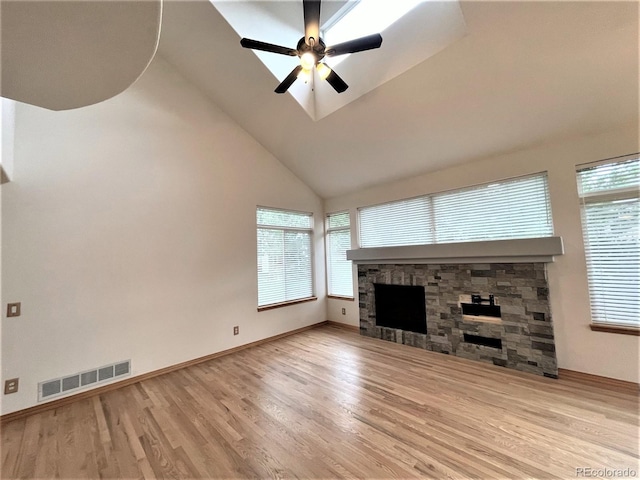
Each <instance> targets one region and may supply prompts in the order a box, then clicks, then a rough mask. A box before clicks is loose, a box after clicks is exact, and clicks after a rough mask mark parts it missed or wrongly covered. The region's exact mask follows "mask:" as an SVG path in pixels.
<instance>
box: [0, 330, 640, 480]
mask: <svg viewBox="0 0 640 480" xmlns="http://www.w3.org/2000/svg"><path fill="white" fill-rule="evenodd" d="M638 434H639V429H638V396H637V395H633V394H628V393H627V394H625V393H614V392H607V391H605V390H602V389H599V388H595V387H589V386H582V385H580V384H577V383H573V382H571V381H563V380H557V381H556V380H552V379H547V378H539V377H536V376H533V375H528V374H519V373H517V372H511V371H509V370H506V369H503V368H500V367H494V366H490V365H486V366H485V365H483V364H478V363H474V362H470V361H466V360H462V359H458V358H450V357H448V356H445V355H441V354H434V353H431V352H425V351H422V350H419V349H416V348H412V347H408V346H403V345H396V344H392V343H389V342H383V341H381V340H374V339H370V338H364V337H360V336H358V335H357V334H356V333H352V332H347V331H344V330H340V329H337V328H334V327H321V328H317V329H313V330H309V331H306V332H303V333H300V334H297V335H294V336H291V337H287V338H284V339H281V340H277V341H274V342H271V343H268V344H264V345H261V346H257V347H254V348H251V349H247V350H243V351H241V352H237V353H234V354H232V355H229V356H225V357H221V358H218V359H215V360H211V361H209V362H206V363H203V364H200V365H196V366H192V367H189V368H187V369H184V370H180V371H178V372H174V373H170V374H167V375H164V376H161V377H157V378H153V379H150V380H145V381H143V382H141V383H138V384H136V385H131V386H128V387H124V388H122V389H120V390H117V391H113V392H109V393H106V394H104V395H101V396H99V397H93V398H91V399H86V400H81V401H78V402H76V403H73V404H71V405H67V406H64V407H60V408H58V409H56V410H53V411H49V412H44V413H40V414H36V415H33V416H31V417H28V418H26V419H21V420H15V421H13V422H10V423H8V424H6V425H5V426H4V428H3V430H2V478H45V477H58V478H99V477H102V478H142V477H144V478H267V477H278V478H292V477H299V478H344V477H352V478H353V477H358V478H392V477H402V478H416V477H433V478H443V477H447V478H525V477H526V478H531V477H534V478H563V479H564V478H575V477H576V468H593V469H604V468H608V469H625V468H631V469H633V470H635V472H638V469H639V461H638V458H639V455H638ZM601 473H602V472H601ZM604 473H606V472H604ZM609 473H611V472H609ZM638 474H639V473H636V475H638ZM605 476H606V475H605ZM608 476H611V475H608Z"/></svg>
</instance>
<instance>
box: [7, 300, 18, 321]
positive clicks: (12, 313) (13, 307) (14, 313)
mask: <svg viewBox="0 0 640 480" xmlns="http://www.w3.org/2000/svg"><path fill="white" fill-rule="evenodd" d="M19 316H20V302H17V303H7V317H19Z"/></svg>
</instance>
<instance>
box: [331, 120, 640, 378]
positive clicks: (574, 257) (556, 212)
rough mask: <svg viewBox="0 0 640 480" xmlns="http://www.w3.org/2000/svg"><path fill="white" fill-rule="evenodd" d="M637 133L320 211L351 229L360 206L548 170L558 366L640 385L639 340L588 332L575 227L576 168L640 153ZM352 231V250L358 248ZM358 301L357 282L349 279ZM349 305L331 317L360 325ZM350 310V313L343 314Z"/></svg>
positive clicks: (487, 163)
mask: <svg viewBox="0 0 640 480" xmlns="http://www.w3.org/2000/svg"><path fill="white" fill-rule="evenodd" d="M639 150H640V148H639V145H638V127H637V125H633V126H630V127H627V128H621V129H620V130H617V131H614V132H609V133H604V134H600V135H592V136H589V137H581V138H574V139H571V140H567V141H564V142H561V143H556V144H552V145H547V146H542V147H539V148H535V149H530V150H526V151H520V152H517V153H512V154H508V155H503V156H500V157H495V158H488V159H485V160H481V161H476V162H472V163H468V164H466V165H462V166H458V167H453V168H449V169H446V170H441V171H437V172H433V173H429V174H425V175H421V176H416V177H413V178H410V179H406V180H403V181H398V182H392V183H388V184H385V185H380V186H377V187H374V188H369V189H365V190H361V191H358V192H354V193H352V194H349V195H346V196H342V197H337V198H332V199H329V200H327V201H325V211H327V212H334V211H340V210H346V209H350V210H351V213H352V217H351V218H352V225H353V224H355V221H354V220H355V218H356V217H355V214H356V209H357V207H361V206H364V205H371V204H376V203H381V202H387V201H392V200H397V199H401V198H407V197H412V196H417V195H421V194H425V193H432V192H438V191H443V190H449V189H454V188H462V187H466V186H469V185H474V184H479V183H484V182H490V181H493V180H497V179H501V178H509V177H513V176H518V175H526V174H530V173H535V172H540V171H544V170H546V171H548V176H549V194H550V198H551V208H552V213H553V223H554V230H555V234H556V235H559V236H561V237H562V238H563V240H564V247H565V255H562V256H559V257H556V261H555V263H552V264H549V268H548V276H549V286H550V300H551V312H552V315H553V322H554V329H555V337H556V348H557V355H558V365H559V367H560V368H565V369H570V370H576V371H580V372H586V373H591V374H594V375H602V376H606V377H612V378H618V379H621V380H627V381H632V382H638V381H639V380H640V378H639V377H640V374H639V370H640V368H639V363H640V357H639V345H640V338H639V337H637V336H631V335H620V334H613V333H603V332H593V331H591V329H590V328H589V323H590V308H589V296H588V286H587V277H586V265H585V258H584V247H583V242H582V230H581V223H580V203H579V199H578V192H577V185H576V177H575V170H576V165H578V164H581V163H587V162H591V161H596V160H603V159H606V158H612V157H616V156H619V155H624V154H629V153H635V152H637V151H639ZM354 227H355V226H352V245H353V248H357V236H356V232H355V228H354ZM354 291H355V292H356V296H357V291H358V290H357V279H356V278H354ZM349 305H353V302H344V301H341V300H334V299H329V300H328V308H327V311H328V312H327V313H328V318H329V319H330V320H333V321H337V322H343V323H347V324H350V325H358V324H359V320H358V308H357V304H356V305H355V308H353V307H352V308H350V309H349V308H348V307H349ZM343 306H346V307H347V313H348V315H347V316H346V317H345V316H342V315H340V314H339V313H340V308H342V307H343Z"/></svg>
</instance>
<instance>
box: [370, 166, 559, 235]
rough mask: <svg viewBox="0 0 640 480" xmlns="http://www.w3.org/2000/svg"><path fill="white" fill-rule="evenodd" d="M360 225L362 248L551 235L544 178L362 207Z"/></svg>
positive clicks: (538, 176)
mask: <svg viewBox="0 0 640 480" xmlns="http://www.w3.org/2000/svg"><path fill="white" fill-rule="evenodd" d="M359 222H360V223H359V226H360V246H361V247H363V248H366V247H387V246H396V245H420V244H431V243H455V242H471V241H481V240H503V239H515V238H535V237H548V236H551V235H553V223H552V218H551V206H550V201H549V192H548V187H547V176H546V174H537V175H531V176H527V177H520V178H515V179H509V180H503V181H499V182H492V183H490V184H484V185H478V186H474V187H470V188H465V189H460V190H454V191H449V192H443V193H437V194H433V195H426V196H423V197H418V198H412V199H408V200H401V201H397V202H392V203H387V204H383V205H374V206H371V207H363V208H361V209H360V210H359Z"/></svg>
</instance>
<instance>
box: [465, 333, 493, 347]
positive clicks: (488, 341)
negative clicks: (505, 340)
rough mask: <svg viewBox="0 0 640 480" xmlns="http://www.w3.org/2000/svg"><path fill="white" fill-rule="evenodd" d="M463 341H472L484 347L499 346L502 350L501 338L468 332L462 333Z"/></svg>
mask: <svg viewBox="0 0 640 480" xmlns="http://www.w3.org/2000/svg"><path fill="white" fill-rule="evenodd" d="M463 341H464V342H466V343H473V344H475V345H483V346H485V347H491V348H499V349H501V350H502V340H500V339H499V338H491V337H483V336H481V335H471V334H470V333H464V334H463Z"/></svg>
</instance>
